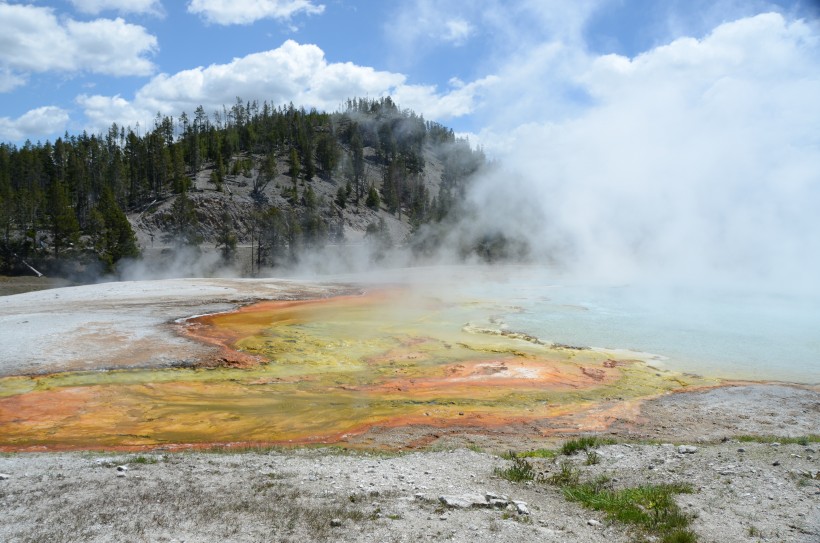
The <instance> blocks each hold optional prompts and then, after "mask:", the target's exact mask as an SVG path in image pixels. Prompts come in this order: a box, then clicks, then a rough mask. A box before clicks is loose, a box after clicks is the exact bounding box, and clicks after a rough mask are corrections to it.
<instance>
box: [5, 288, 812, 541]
mask: <svg viewBox="0 0 820 543" xmlns="http://www.w3.org/2000/svg"><path fill="white" fill-rule="evenodd" d="M397 292H398V291H397V290H396V289H393V288H380V289H374V290H370V289H363V288H362V287H360V286H356V285H348V284H320V283H305V282H298V283H297V282H288V281H279V280H277V281H273V280H270V281H264V280H237V279H208V280H204V279H203V280H191V279H186V280H165V281H151V282H130V283H109V284H102V285H93V286H83V287H73V288H63V289H54V290H43V291H39V292H30V293H27V294H19V295H13V296H5V297H2V298H0V345H2V347H0V355H2V357H1V358H2V364H0V375H2V378H0V429H2V432H0V447H2V449H3V450H4V451H6V452H4V453H2V454H1V455H0V505H1V506H2V510H3V512H4V513H3V514H4V521H3V523H2V524H0V540H3V541H313V540H334V541H425V540H427V541H438V540H453V541H542V540H547V541H550V540H554V541H635V540H642V539H646V540H653V538H655V537H658V536H656V535H653V534H651V533H646V532H643V531H641V530H639V529H637V528H635V527H631V526H630V525H628V524H624V523H623V522H620V521H617V520H615V519H613V518H612V517H610V516H608V515H607V514H606V513H605V512H603V511H596V510H592V509H589V508H585V507H583V506H582V505H581V504H580V503H578V502H577V501H573V500H571V499H568V495H567V492H566V488H564V489H563V490H562V488H561V486H560V485H556V484H550V482H549V481H555V480H556V477H555V476H556V475H560V474H561V473H562V472H566V471H567V470H570V471H572V472H573V473H575V474H576V476H577V477H578V480H579V481H593V480H598V481H602V480H603V479H601V476H605V477H606V481H607V483H606V484H607V485H608V488H610V489H612V490H613V491H615V490H618V489H623V488H632V487H636V486H640V485H647V484H667V483H682V484H685V485H686V489H687V491H686V492H683V493H677V494H675V496H674V500H675V503H676V504H677V506H678V507H679V508H680V510H681V511H682V513H683V514H684V515H685V516H686V517H687V518H688V519H690V526H689V527H690V529H691V530H692V532H693V533H694V535H695V537H697V540H698V541H715V542H717V541H805V542H814V541H818V539H820V479H818V467H819V466H820V443H818V438H817V436H818V435H819V434H820V392H819V391H818V389H817V387H816V386H811V385H806V384H803V385H797V384H787V383H752V382H725V381H720V380H718V379H715V378H709V377H701V376H694V375H686V374H677V373H674V372H671V371H669V370H667V369H664V368H663V367H662V366H661V365H659V364H655V362H654V361H653V360H652V359H646V358H641V357H640V356H637V355H635V356H632V355H629V354H624V353H622V352H618V353H614V352H604V351H600V350H591V349H582V348H580V347H571V346H561V345H548V344H547V345H545V344H543V343H542V342H540V341H539V340H538V339H537V338H532V337H529V336H526V335H525V334H519V333H516V332H515V331H511V330H508V329H507V328H505V327H504V324H503V319H502V318H501V317H499V316H498V315H499V311H497V310H496V309H497V308H491V307H489V308H488V307H486V306H485V305H482V303H483V302H476V303H466V304H465V303H458V304H452V303H449V302H448V301H447V300H445V299H442V298H441V297H436V296H425V297H418V296H415V297H410V298H407V297H402V298H400V299H399V298H396V296H397V294H396V293H397ZM408 300H415V301H414V302H413V303H410V302H408ZM396 307H401V311H400V312H398V313H397V312H396V311H395V308H396ZM237 309H240V310H239V311H236V310H237ZM502 309H504V310H509V308H502ZM501 313H503V311H502V312H501ZM196 315H203V316H202V317H198V318H194V319H192V318H191V317H193V316H196ZM397 322H398V323H400V326H399V325H398V324H397ZM579 436H596V437H597V438H599V439H601V440H603V444H601V445H599V446H597V447H595V448H594V449H593V450H592V451H590V450H587V451H581V452H577V453H575V454H571V455H561V454H554V453H549V454H535V455H534V456H532V457H529V458H528V459H527V460H526V462H527V464H528V465H529V466H531V467H532V470H533V474H534V475H533V478H532V480H526V481H520V482H513V481H511V480H509V479H510V477H508V476H506V475H505V473H507V472H506V471H505V470H506V469H508V468H510V467H512V466H514V462H515V461H514V460H511V459H510V456H509V452H510V451H512V452H514V453H518V454H526V453H527V452H528V451H544V450H556V449H557V448H558V447H559V446H560V445H561V443H563V442H566V441H567V440H571V439H573V438H577V437H579ZM609 440H614V441H615V442H614V443H610V442H609ZM591 459H594V461H591ZM643 507H644V508H649V509H650V510H651V509H652V506H651V505H644V506H643Z"/></svg>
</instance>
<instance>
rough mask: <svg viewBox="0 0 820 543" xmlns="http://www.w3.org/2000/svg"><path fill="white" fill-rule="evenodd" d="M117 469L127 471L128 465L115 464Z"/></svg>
mask: <svg viewBox="0 0 820 543" xmlns="http://www.w3.org/2000/svg"><path fill="white" fill-rule="evenodd" d="M117 471H128V466H117Z"/></svg>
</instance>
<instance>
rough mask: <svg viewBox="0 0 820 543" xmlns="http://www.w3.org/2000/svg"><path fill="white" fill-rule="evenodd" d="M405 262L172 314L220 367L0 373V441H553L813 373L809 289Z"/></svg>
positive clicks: (59, 444)
mask: <svg viewBox="0 0 820 543" xmlns="http://www.w3.org/2000/svg"><path fill="white" fill-rule="evenodd" d="M513 272H515V273H513ZM409 273H410V275H411V277H410V279H409V280H407V277H403V278H402V280H401V281H399V280H397V279H396V278H392V279H388V280H385V281H382V282H381V283H380V284H378V282H377V281H371V282H369V283H368V286H367V287H362V292H361V294H357V295H346V296H333V297H329V298H324V299H317V300H302V301H263V302H258V303H255V304H250V305H246V306H244V307H242V308H240V309H238V310H236V311H231V312H227V313H219V314H211V315H205V316H200V317H190V318H183V319H180V320H179V321H178V322H177V323H176V324H174V325H173V326H175V327H176V328H177V330H178V333H180V334H183V335H185V336H187V337H190V338H194V339H195V340H196V341H202V342H205V343H208V344H210V345H214V346H216V347H217V348H218V349H220V351H221V353H222V354H221V355H220V357H219V358H220V359H221V360H222V362H221V363H218V364H201V365H200V364H194V365H193V367H178V368H168V367H166V368H137V369H118V370H108V371H73V372H64V373H53V374H47V375H33V376H12V377H6V378H3V379H0V428H2V429H3V431H2V433H0V449H3V450H23V449H29V450H37V449H40V448H45V449H53V448H64V449H68V448H80V449H87V448H98V447H103V448H142V447H156V446H173V445H185V446H188V445H193V446H207V445H209V444H226V443H266V444H305V443H344V442H345V441H346V440H347V439H348V438H349V437H350V436H354V435H359V434H362V433H363V432H367V431H368V430H370V429H372V428H375V427H378V428H382V429H384V428H387V429H390V428H409V427H415V428H422V427H423V428H426V429H428V430H429V429H435V428H465V429H469V431H471V432H476V431H479V432H480V431H482V429H484V430H489V429H493V428H502V427H509V426H510V425H516V424H527V425H529V428H530V430H528V431H531V432H536V433H540V435H544V436H548V435H551V434H554V433H556V432H558V433H560V432H564V431H574V432H577V431H603V430H605V429H606V428H607V426H608V424H610V423H611V422H612V421H614V420H616V419H619V417H623V416H625V415H627V414H629V413H632V412H634V408H635V407H636V406H637V405H639V403H640V402H641V401H642V400H644V399H647V398H651V397H655V396H657V395H659V394H663V393H665V392H669V391H674V390H681V389H686V388H691V387H697V386H704V385H706V386H711V385H715V384H719V382H720V380H721V379H749V380H783V381H792V382H798V383H809V384H810V383H816V382H818V381H819V380H820V359H819V358H818V351H820V347H819V346H818V339H817V336H816V334H815V333H814V331H816V330H818V329H820V327H819V326H818V325H820V321H819V320H818V316H819V315H820V311H818V305H817V299H812V298H805V297H804V298H799V297H788V296H783V295H780V296H774V295H771V294H764V293H762V292H758V293H749V292H745V293H741V292H739V291H732V290H722V291H717V290H706V289H703V290H696V289H659V288H643V287H636V286H628V285H627V286H592V285H588V284H586V285H584V284H572V283H567V282H559V281H556V280H555V279H554V278H553V279H550V278H549V277H546V276H544V275H543V274H541V273H531V272H528V273H520V270H517V271H516V270H503V269H502V270H494V271H492V273H483V274H482V276H481V281H475V280H474V277H472V275H470V276H469V277H468V275H462V274H466V272H464V271H463V270H460V269H440V270H436V271H435V272H431V270H416V271H411V272H409ZM539 421H541V422H543V421H552V422H551V423H550V424H547V425H543V424H542V425H539V424H540V423H539ZM431 431H432V430H431Z"/></svg>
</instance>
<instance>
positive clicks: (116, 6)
mask: <svg viewBox="0 0 820 543" xmlns="http://www.w3.org/2000/svg"><path fill="white" fill-rule="evenodd" d="M69 1H70V2H71V4H73V5H74V7H75V8H76V9H77V10H78V11H80V12H82V13H89V14H91V15H97V14H99V13H102V12H103V11H116V12H118V13H146V14H149V15H160V14H161V13H162V3H161V2H160V0H69Z"/></svg>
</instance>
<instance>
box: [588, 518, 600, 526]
mask: <svg viewBox="0 0 820 543" xmlns="http://www.w3.org/2000/svg"><path fill="white" fill-rule="evenodd" d="M587 524H589V525H590V526H600V525H601V522H600V521H597V520H595V519H594V518H591V519H589V520H588V521H587Z"/></svg>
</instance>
